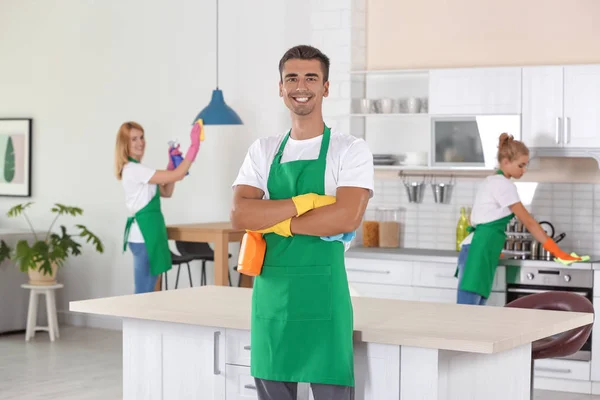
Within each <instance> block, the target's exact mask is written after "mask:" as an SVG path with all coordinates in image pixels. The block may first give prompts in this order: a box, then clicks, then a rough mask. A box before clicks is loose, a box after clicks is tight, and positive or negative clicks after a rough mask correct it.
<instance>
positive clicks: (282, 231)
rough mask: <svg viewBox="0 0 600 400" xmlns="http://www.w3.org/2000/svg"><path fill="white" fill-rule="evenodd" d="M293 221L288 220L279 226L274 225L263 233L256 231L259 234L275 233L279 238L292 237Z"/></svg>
mask: <svg viewBox="0 0 600 400" xmlns="http://www.w3.org/2000/svg"><path fill="white" fill-rule="evenodd" d="M291 223H292V219H291V218H288V219H286V220H285V221H281V222H280V223H278V224H275V225H273V226H272V227H270V228H266V229H263V230H261V231H256V232H258V233H275V234H277V235H279V236H284V237H290V236H292V229H291Z"/></svg>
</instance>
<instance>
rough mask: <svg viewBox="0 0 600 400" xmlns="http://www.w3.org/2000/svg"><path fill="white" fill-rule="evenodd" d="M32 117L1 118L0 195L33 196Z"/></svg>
mask: <svg viewBox="0 0 600 400" xmlns="http://www.w3.org/2000/svg"><path fill="white" fill-rule="evenodd" d="M31 127H32V120H31V118H0V196H14V197H31Z"/></svg>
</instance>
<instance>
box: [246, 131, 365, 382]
mask: <svg viewBox="0 0 600 400" xmlns="http://www.w3.org/2000/svg"><path fill="white" fill-rule="evenodd" d="M289 135H290V134H289V132H288V134H287V135H286V136H285V138H284V140H283V142H282V143H281V146H280V147H279V151H278V152H277V154H276V155H275V158H274V160H273V163H272V164H271V169H270V172H269V179H268V182H267V189H268V191H269V198H271V199H273V200H278V199H289V198H291V197H293V196H298V195H301V194H306V193H316V194H319V195H324V194H325V163H326V156H327V150H328V148H329V138H330V130H329V128H327V127H325V130H324V132H323V139H322V143H321V150H320V153H319V158H318V159H317V160H299V161H291V162H286V163H283V164H282V163H281V157H282V155H283V150H284V148H285V145H286V143H287V141H288V138H289ZM264 237H265V240H266V242H267V251H266V255H265V260H264V265H263V268H262V272H261V274H260V275H259V276H257V277H256V278H255V280H254V289H253V294H252V325H251V327H252V328H251V345H252V346H251V360H252V361H251V374H252V376H254V377H256V378H259V379H266V380H275V381H286V382H311V383H321V384H331V385H342V386H354V359H353V346H352V332H353V313H352V302H351V300H350V292H349V288H348V279H347V276H346V269H345V267H344V245H343V243H341V242H339V241H335V242H328V241H324V240H321V239H320V238H319V237H317V236H305V235H294V236H291V237H283V236H279V235H276V234H274V233H268V234H265V236H264Z"/></svg>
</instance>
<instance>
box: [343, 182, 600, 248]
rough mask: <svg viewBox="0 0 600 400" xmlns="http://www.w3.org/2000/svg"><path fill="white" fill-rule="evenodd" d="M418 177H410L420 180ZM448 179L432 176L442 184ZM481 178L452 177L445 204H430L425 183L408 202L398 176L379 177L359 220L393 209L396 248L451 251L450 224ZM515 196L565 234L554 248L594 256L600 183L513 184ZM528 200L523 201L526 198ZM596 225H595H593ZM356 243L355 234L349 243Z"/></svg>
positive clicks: (599, 237)
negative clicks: (417, 196) (416, 199)
mask: <svg viewBox="0 0 600 400" xmlns="http://www.w3.org/2000/svg"><path fill="white" fill-rule="evenodd" d="M420 179H422V178H421V177H414V178H410V180H420ZM448 179H449V178H436V181H437V182H438V183H439V182H444V181H448ZM482 180H483V178H481V179H479V178H478V179H472V178H458V179H456V182H455V186H454V190H453V193H452V198H451V202H450V204H436V203H435V202H434V200H433V193H432V190H431V186H429V185H428V186H427V187H426V189H425V194H424V196H423V202H422V203H420V204H415V203H409V202H408V196H407V193H406V190H405V188H404V184H403V183H402V180H401V179H400V178H393V179H392V178H381V179H377V180H376V182H375V195H374V196H373V198H372V199H371V201H370V202H369V206H368V209H367V213H366V215H365V218H372V217H374V216H375V209H377V208H378V207H399V208H400V209H401V212H400V213H399V219H400V221H399V222H400V224H401V228H400V229H401V235H400V237H401V239H400V247H403V248H426V249H443V250H452V249H454V248H455V238H456V224H457V222H458V218H459V216H460V208H461V207H472V205H473V201H474V199H475V194H476V191H477V188H478V186H479V184H480V183H481V182H482ZM517 184H518V186H519V194H520V196H521V199H522V200H523V201H524V203H525V205H526V207H527V209H528V210H529V211H530V212H531V213H532V214H533V216H534V217H535V218H536V220H538V221H549V222H551V223H552V225H553V226H554V228H555V231H556V232H555V235H558V234H560V233H562V232H566V237H565V239H563V240H562V241H561V242H560V247H561V248H562V249H563V250H565V251H568V252H571V251H575V252H577V253H578V254H589V255H592V254H600V224H598V223H596V221H598V222H600V204H599V205H598V206H596V203H597V202H596V201H595V199H596V197H598V198H599V200H600V185H594V184H568V183H539V184H536V183H535V182H523V183H521V182H518V183H517ZM531 195H533V199H532V201H531V204H529V205H528V204H527V200H526V198H527V197H531ZM595 226H598V228H595ZM361 244H362V232H360V231H359V232H358V235H357V238H356V240H355V243H354V245H361Z"/></svg>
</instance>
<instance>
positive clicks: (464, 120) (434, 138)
mask: <svg viewBox="0 0 600 400" xmlns="http://www.w3.org/2000/svg"><path fill="white" fill-rule="evenodd" d="M503 132H506V133H508V134H510V135H512V136H513V137H514V138H515V139H516V140H521V115H520V114H514V115H460V116H459V115H434V116H432V117H431V151H430V152H429V154H430V165H431V166H432V167H438V168H440V167H442V168H443V167H448V168H469V169H473V168H475V169H477V168H481V169H493V168H495V167H496V166H497V165H498V161H497V158H496V157H497V154H498V140H499V138H500V135H501V134H502V133H503Z"/></svg>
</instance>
